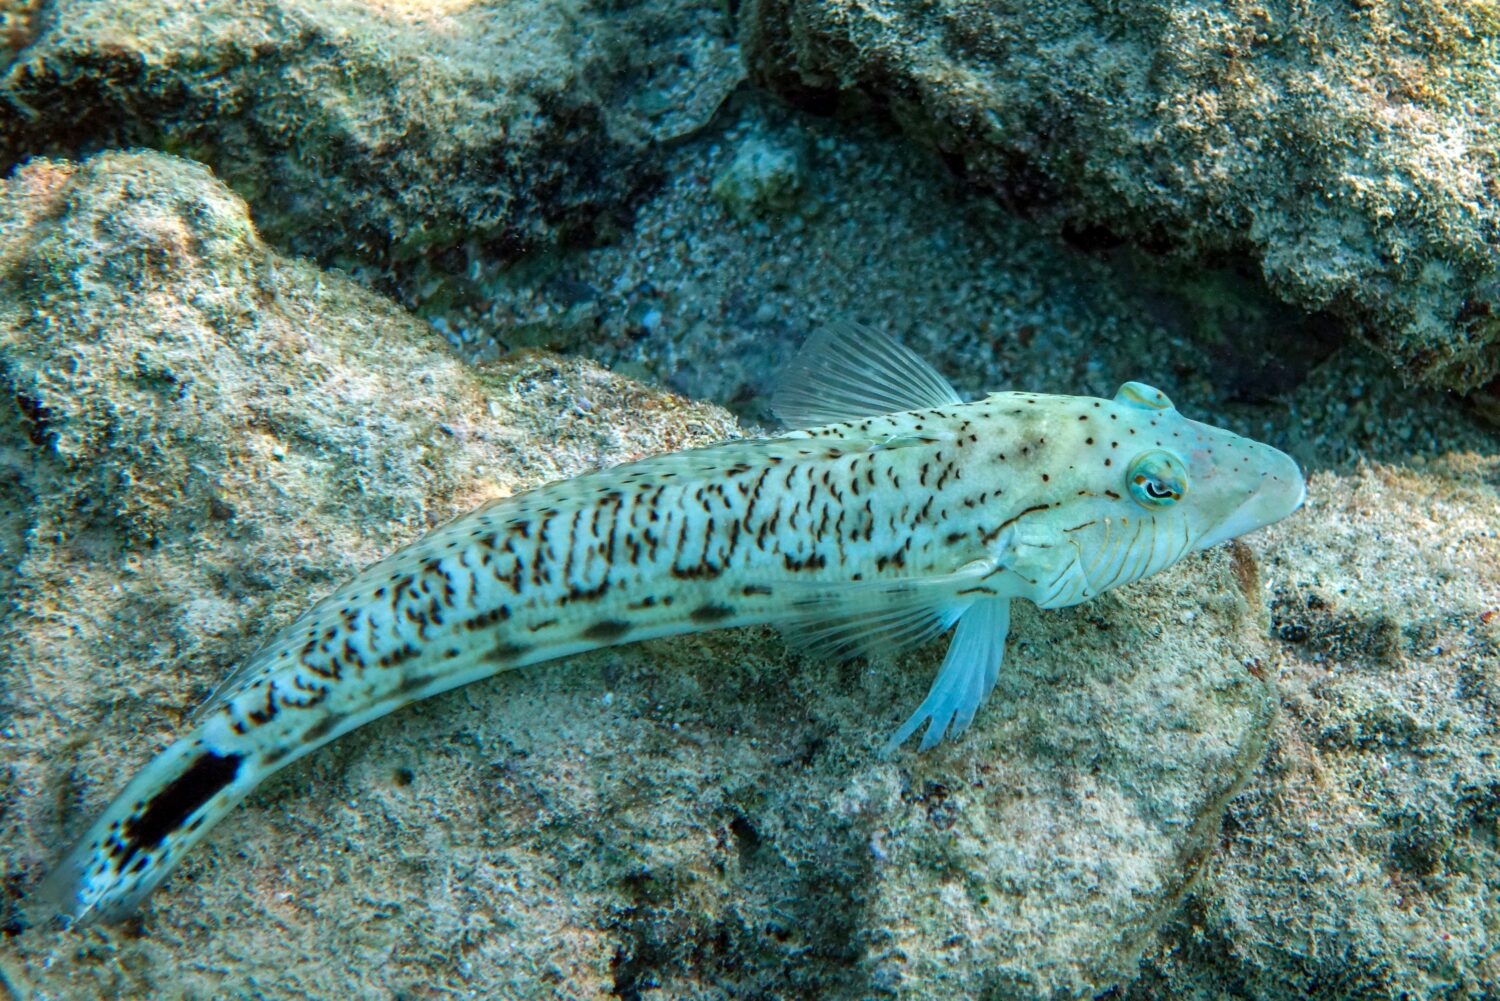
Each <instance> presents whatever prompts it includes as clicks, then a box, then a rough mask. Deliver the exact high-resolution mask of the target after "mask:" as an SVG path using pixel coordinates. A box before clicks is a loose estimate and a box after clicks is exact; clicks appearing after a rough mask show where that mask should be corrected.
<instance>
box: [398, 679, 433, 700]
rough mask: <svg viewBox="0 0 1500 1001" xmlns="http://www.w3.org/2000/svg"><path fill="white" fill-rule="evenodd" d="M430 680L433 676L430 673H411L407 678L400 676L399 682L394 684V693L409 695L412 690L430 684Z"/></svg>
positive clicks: (414, 690)
mask: <svg viewBox="0 0 1500 1001" xmlns="http://www.w3.org/2000/svg"><path fill="white" fill-rule="evenodd" d="M432 682H433V677H432V675H430V674H424V675H412V676H411V677H409V678H402V679H401V683H400V684H399V685H397V686H396V694H397V695H410V694H412V693H413V692H416V691H420V690H421V689H423V688H426V687H427V686H428V685H430V684H432Z"/></svg>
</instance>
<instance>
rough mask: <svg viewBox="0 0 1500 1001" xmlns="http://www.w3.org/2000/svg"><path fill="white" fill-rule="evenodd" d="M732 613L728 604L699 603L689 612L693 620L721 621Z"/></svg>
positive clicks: (705, 621)
mask: <svg viewBox="0 0 1500 1001" xmlns="http://www.w3.org/2000/svg"><path fill="white" fill-rule="evenodd" d="M733 614H734V609H733V608H730V607H729V606H728V605H699V606H698V607H697V608H695V609H693V610H692V612H691V613H689V618H691V619H692V620H693V621H694V622H704V623H707V622H722V621H724V620H725V619H727V618H729V617H730V616H731V615H733Z"/></svg>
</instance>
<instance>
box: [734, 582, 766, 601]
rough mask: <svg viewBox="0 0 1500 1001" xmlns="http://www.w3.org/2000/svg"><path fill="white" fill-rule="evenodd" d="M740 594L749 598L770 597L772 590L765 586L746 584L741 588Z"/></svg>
mask: <svg viewBox="0 0 1500 1001" xmlns="http://www.w3.org/2000/svg"><path fill="white" fill-rule="evenodd" d="M740 593H741V594H743V595H745V596H746V597H747V598H748V597H752V596H754V595H769V594H770V593H771V589H770V588H769V587H766V586H765V585H764V584H746V585H745V586H744V587H742V588H740Z"/></svg>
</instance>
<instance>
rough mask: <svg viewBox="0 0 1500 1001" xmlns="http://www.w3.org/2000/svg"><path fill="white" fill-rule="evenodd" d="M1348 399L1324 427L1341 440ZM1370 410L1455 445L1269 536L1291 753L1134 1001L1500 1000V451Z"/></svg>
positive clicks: (1324, 419)
mask: <svg viewBox="0 0 1500 1001" xmlns="http://www.w3.org/2000/svg"><path fill="white" fill-rule="evenodd" d="M1351 386H1355V387H1358V386H1360V382H1359V381H1358V380H1357V379H1356V380H1351ZM1329 388H1332V387H1324V394H1320V395H1324V401H1325V402H1324V403H1323V404H1322V405H1321V406H1316V405H1315V406H1311V407H1309V410H1310V411H1312V412H1310V413H1307V414H1305V415H1304V420H1306V421H1307V424H1308V425H1309V426H1320V427H1321V428H1322V433H1324V434H1328V435H1330V436H1332V437H1336V436H1340V435H1342V434H1347V433H1348V432H1347V430H1344V429H1340V428H1338V426H1337V425H1338V423H1339V421H1338V420H1337V418H1336V417H1335V415H1334V413H1332V411H1333V406H1332V405H1331V401H1332V399H1333V398H1334V397H1333V396H1332V394H1327V389H1329ZM1360 388H1364V389H1366V390H1368V389H1369V387H1368V384H1366V385H1365V386H1362V387H1360ZM1365 395H1366V396H1367V401H1366V402H1367V405H1366V406H1365V408H1364V409H1365V411H1366V413H1367V414H1371V415H1379V414H1381V413H1382V412H1384V414H1385V417H1384V420H1383V423H1384V424H1385V425H1386V426H1387V427H1400V426H1401V425H1403V424H1404V425H1406V426H1407V427H1410V426H1411V425H1413V424H1415V425H1419V426H1420V424H1422V423H1424V422H1433V421H1434V420H1435V419H1437V418H1440V417H1441V416H1448V417H1449V418H1450V420H1451V423H1450V424H1449V427H1448V428H1446V429H1444V431H1445V432H1446V434H1447V435H1449V436H1450V437H1449V438H1448V440H1447V441H1444V442H1443V443H1442V444H1443V446H1444V447H1440V448H1438V449H1434V450H1426V449H1415V450H1413V449H1409V448H1403V447H1402V445H1401V444H1400V439H1399V437H1396V436H1392V438H1391V439H1387V440H1386V441H1383V442H1381V443H1380V444H1381V446H1382V447H1380V448H1379V449H1378V453H1377V454H1380V455H1381V459H1380V460H1379V461H1365V462H1360V463H1357V464H1354V465H1352V466H1342V467H1341V468H1340V467H1335V468H1332V469H1330V470H1329V471H1327V472H1324V473H1319V474H1317V475H1315V476H1314V477H1313V478H1312V481H1311V483H1310V484H1309V495H1308V503H1307V507H1306V508H1305V509H1304V511H1303V512H1301V513H1300V514H1299V515H1298V516H1297V517H1296V518H1295V519H1293V520H1291V521H1288V522H1285V523H1283V524H1282V525H1278V526H1276V527H1275V528H1273V529H1272V530H1271V531H1270V532H1268V533H1267V536H1266V539H1265V542H1264V545H1265V559H1264V561H1263V564H1262V571H1263V573H1264V574H1265V577H1266V580H1267V583H1268V585H1269V587H1270V589H1271V593H1272V599H1271V611H1272V622H1273V635H1274V636H1275V637H1276V639H1277V641H1278V646H1279V648H1280V650H1281V652H1282V655H1281V656H1280V657H1279V658H1278V659H1279V663H1280V665H1281V666H1280V671H1279V675H1278V678H1277V688H1278V690H1279V693H1280V699H1281V705H1282V711H1281V713H1280V714H1279V716H1278V719H1277V723H1276V727H1275V730H1274V733H1273V737H1272V742H1271V749H1270V752H1269V754H1268V756H1267V759H1266V763H1265V765H1264V766H1263V768H1262V769H1261V770H1260V771H1259V772H1257V774H1256V775H1255V776H1254V777H1253V778H1252V779H1251V781H1250V783H1249V784H1248V786H1247V787H1246V790H1245V793H1244V794H1243V795H1242V796H1241V797H1240V798H1239V799H1237V800H1236V801H1235V802H1234V804H1233V806H1232V807H1231V808H1230V811H1229V814H1228V817H1227V819H1226V822H1225V836H1224V840H1223V848H1222V851H1221V852H1220V853H1219V854H1218V856H1216V860H1215V862H1214V863H1213V865H1212V866H1211V867H1210V870H1209V875H1208V876H1207V878H1205V880H1204V881H1203V882H1202V883H1201V884H1200V885H1199V888H1198V891H1197V895H1196V898H1195V899H1194V900H1193V901H1192V903H1191V904H1190V906H1189V907H1188V908H1187V909H1186V910H1185V911H1184V913H1183V914H1182V915H1180V916H1179V917H1177V918H1176V919H1174V920H1173V921H1172V922H1171V923H1169V925H1168V926H1167V928H1166V929H1165V930H1164V933H1163V935H1162V937H1161V939H1160V940H1159V942H1158V944H1157V946H1155V947H1153V948H1152V950H1151V951H1150V955H1151V957H1152V959H1151V961H1150V962H1148V963H1147V965H1146V967H1145V970H1146V975H1145V976H1144V977H1143V978H1142V980H1140V981H1139V982H1138V983H1137V984H1136V985H1135V986H1134V987H1133V988H1132V989H1131V990H1130V991H1129V992H1128V993H1127V995H1126V996H1127V997H1129V998H1133V999H1136V998H1139V999H1145V998H1169V997H1170V998H1183V999H1188V1001H1210V999H1217V998H1222V997H1225V996H1230V997H1251V998H1274V999H1280V998H1299V997H1317V998H1322V997H1335V998H1366V999H1371V1001H1383V999H1392V1001H1395V999H1403V998H1423V999H1454V1001H1456V999H1468V998H1488V997H1495V996H1497V995H1500V955H1497V952H1496V948H1495V945H1496V942H1497V941H1500V906H1497V903H1496V902H1497V900H1500V733H1497V725H1496V720H1497V716H1500V441H1497V440H1496V438H1495V436H1494V435H1492V434H1491V435H1481V434H1475V433H1474V431H1473V429H1465V428H1464V425H1463V423H1462V422H1461V421H1460V420H1457V419H1453V418H1456V416H1457V415H1455V414H1453V412H1452V411H1453V408H1452V407H1451V405H1449V406H1448V407H1446V408H1445V407H1444V405H1443V404H1441V403H1438V402H1436V401H1431V400H1416V401H1413V400H1411V399H1410V398H1409V397H1407V396H1406V394H1400V393H1392V392H1390V391H1389V389H1387V390H1386V391H1385V392H1380V391H1377V392H1375V393H1368V392H1367V393H1366V394H1365ZM1371 396H1373V399H1369V398H1368V397H1371ZM1308 402H1309V403H1312V402H1313V401H1311V400H1309V401H1308ZM1414 403H1415V404H1416V405H1417V406H1418V407H1425V408H1427V410H1428V412H1427V414H1426V415H1425V416H1421V417H1409V416H1407V415H1406V414H1405V413H1404V412H1403V410H1402V409H1397V408H1412V409H1415V408H1414V407H1413V404H1414ZM1356 423H1358V424H1363V423H1364V419H1363V418H1361V419H1359V420H1357V421H1356Z"/></svg>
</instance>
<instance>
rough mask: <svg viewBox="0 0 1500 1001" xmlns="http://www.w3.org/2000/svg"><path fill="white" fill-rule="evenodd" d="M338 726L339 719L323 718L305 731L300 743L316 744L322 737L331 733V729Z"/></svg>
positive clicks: (332, 717) (333, 717)
mask: <svg viewBox="0 0 1500 1001" xmlns="http://www.w3.org/2000/svg"><path fill="white" fill-rule="evenodd" d="M338 724H339V718H338V717H337V716H324V717H323V718H322V719H320V720H318V721H317V722H316V723H314V724H313V725H312V726H310V727H308V728H307V730H306V731H305V732H304V733H303V734H302V743H304V744H314V743H317V742H318V741H320V740H322V739H323V738H324V737H326V736H328V735H329V734H330V733H331V732H333V728H334V727H336V726H338Z"/></svg>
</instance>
